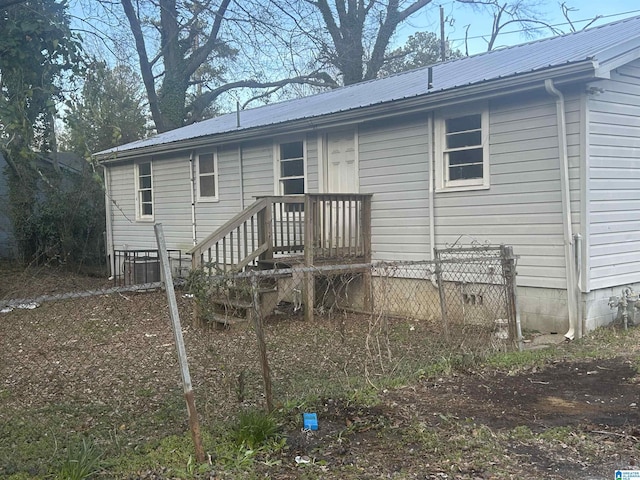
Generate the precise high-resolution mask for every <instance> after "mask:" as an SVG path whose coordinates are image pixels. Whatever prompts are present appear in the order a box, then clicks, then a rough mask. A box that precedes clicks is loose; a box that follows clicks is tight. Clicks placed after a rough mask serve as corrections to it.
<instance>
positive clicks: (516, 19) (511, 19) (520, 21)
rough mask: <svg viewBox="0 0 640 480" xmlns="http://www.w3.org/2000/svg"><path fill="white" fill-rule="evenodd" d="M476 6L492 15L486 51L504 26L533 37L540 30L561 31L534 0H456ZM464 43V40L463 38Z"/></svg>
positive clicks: (490, 48) (492, 46)
mask: <svg viewBox="0 0 640 480" xmlns="http://www.w3.org/2000/svg"><path fill="white" fill-rule="evenodd" d="M457 1H458V2H459V3H464V4H467V5H470V6H472V7H474V8H476V9H477V10H478V11H479V12H481V13H484V14H487V13H488V14H490V15H491V16H493V22H492V26H491V33H490V34H489V36H488V39H485V40H486V42H487V51H488V52H489V51H491V50H493V49H494V48H495V46H496V45H495V43H496V40H497V39H498V36H499V35H500V34H501V33H503V32H504V29H505V28H506V27H511V26H515V27H517V28H518V29H519V30H521V32H522V34H523V35H524V36H525V37H527V38H535V37H537V36H539V35H540V31H541V30H543V31H544V30H546V31H549V32H551V33H553V34H554V35H557V34H559V33H562V32H561V31H560V30H558V29H557V28H556V27H554V26H553V25H551V24H550V23H548V22H547V21H546V20H545V19H544V14H543V13H542V12H541V11H540V10H539V8H540V2H539V1H536V0H514V1H509V0H457ZM465 43H466V40H465Z"/></svg>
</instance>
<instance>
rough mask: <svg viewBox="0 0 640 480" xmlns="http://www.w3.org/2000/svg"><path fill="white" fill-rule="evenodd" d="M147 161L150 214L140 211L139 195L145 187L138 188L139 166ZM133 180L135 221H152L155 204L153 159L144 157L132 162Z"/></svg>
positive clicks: (140, 201) (140, 199)
mask: <svg viewBox="0 0 640 480" xmlns="http://www.w3.org/2000/svg"><path fill="white" fill-rule="evenodd" d="M146 163H148V164H149V178H150V179H151V188H149V189H148V190H150V191H151V215H145V214H143V213H142V198H141V196H140V194H141V192H142V191H144V190H147V189H143V188H140V166H141V165H144V164H146ZM134 182H135V205H136V206H135V208H136V221H138V222H153V220H154V217H155V213H156V206H155V202H154V200H155V193H154V189H153V161H152V159H145V160H139V161H136V162H135V164H134Z"/></svg>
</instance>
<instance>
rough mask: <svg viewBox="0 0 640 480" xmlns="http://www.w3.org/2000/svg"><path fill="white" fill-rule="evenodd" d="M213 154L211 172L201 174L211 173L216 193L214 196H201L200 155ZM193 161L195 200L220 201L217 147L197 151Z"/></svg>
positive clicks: (204, 201)
mask: <svg viewBox="0 0 640 480" xmlns="http://www.w3.org/2000/svg"><path fill="white" fill-rule="evenodd" d="M210 154H212V155H213V174H211V173H206V174H203V175H207V176H210V175H213V178H214V188H215V191H216V194H215V195H214V196H211V197H207V196H204V197H203V196H202V194H201V192H200V155H210ZM195 160H196V161H195V163H196V175H195V177H196V201H197V202H203V203H214V202H218V201H220V190H219V189H218V184H219V181H218V177H219V176H220V172H219V170H218V149H217V148H215V149H213V150H203V151H202V152H197V153H196V159H195Z"/></svg>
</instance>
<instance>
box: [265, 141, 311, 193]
mask: <svg viewBox="0 0 640 480" xmlns="http://www.w3.org/2000/svg"><path fill="white" fill-rule="evenodd" d="M295 142H301V143H302V168H303V170H304V171H303V175H302V177H285V178H302V180H303V181H304V192H303V193H301V194H294V195H304V194H306V193H309V183H308V178H307V177H308V175H307V171H308V169H307V140H306V138H300V137H293V138H278V139H276V140H274V142H273V160H274V162H273V177H274V186H273V188H274V194H275V195H277V196H285V194H284V193H283V191H284V189H283V188H282V178H283V177H282V176H281V172H282V170H281V162H280V146H281V145H283V144H285V143H295Z"/></svg>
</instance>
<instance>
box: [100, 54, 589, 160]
mask: <svg viewBox="0 0 640 480" xmlns="http://www.w3.org/2000/svg"><path fill="white" fill-rule="evenodd" d="M597 67H598V64H597V62H595V61H593V60H586V61H581V62H576V63H570V64H567V65H562V66H561V67H556V68H550V69H545V70H539V71H535V72H530V73H526V74H516V75H513V76H510V77H504V78H498V79H495V80H488V81H484V82H480V83H474V84H471V85H466V86H459V87H455V88H450V89H448V90H440V91H433V90H432V91H430V92H429V93H425V94H420V95H417V96H413V97H409V98H402V99H396V100H390V101H387V102H382V103H377V104H374V105H368V106H361V107H356V108H352V109H350V110H345V111H341V112H333V113H327V114H323V115H318V116H316V117H307V118H299V119H295V120H291V121H287V122H282V123H277V124H268V125H261V126H258V127H253V128H242V129H234V130H229V131H226V132H222V133H219V134H215V133H214V134H212V135H206V136H199V137H195V138H188V139H184V140H176V141H175V142H172V143H158V144H154V145H149V146H146V147H140V148H133V149H129V150H122V151H119V150H118V149H117V148H118V147H116V149H114V150H110V151H106V152H99V153H97V154H95V155H94V157H95V158H96V159H97V160H98V161H100V162H101V163H110V162H118V161H126V160H128V159H130V158H134V157H138V156H140V155H151V154H154V153H160V152H161V153H171V152H176V151H183V150H186V149H189V148H198V147H202V146H205V145H207V146H211V144H212V143H215V144H217V145H220V144H223V143H233V142H239V141H244V140H247V139H250V138H260V137H265V136H269V137H271V136H275V135H279V134H284V133H287V134H296V133H300V132H308V131H309V130H313V129H320V128H325V127H340V126H343V125H348V124H353V123H354V122H355V121H363V120H366V121H372V120H380V119H384V118H388V117H394V116H397V115H408V114H411V113H416V112H423V111H424V110H428V109H429V110H430V109H438V108H443V107H446V106H449V105H455V104H460V103H465V102H468V101H470V100H473V101H479V100H486V99H489V98H493V97H496V96H503V95H505V94H513V93H520V92H525V91H530V90H535V89H538V88H540V82H541V81H545V80H546V79H547V78H550V77H553V78H555V81H556V85H561V84H565V83H571V82H579V81H585V82H586V81H589V80H593V78H594V75H595V73H596V69H597ZM229 115H231V114H229ZM183 128H184V127H183Z"/></svg>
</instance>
